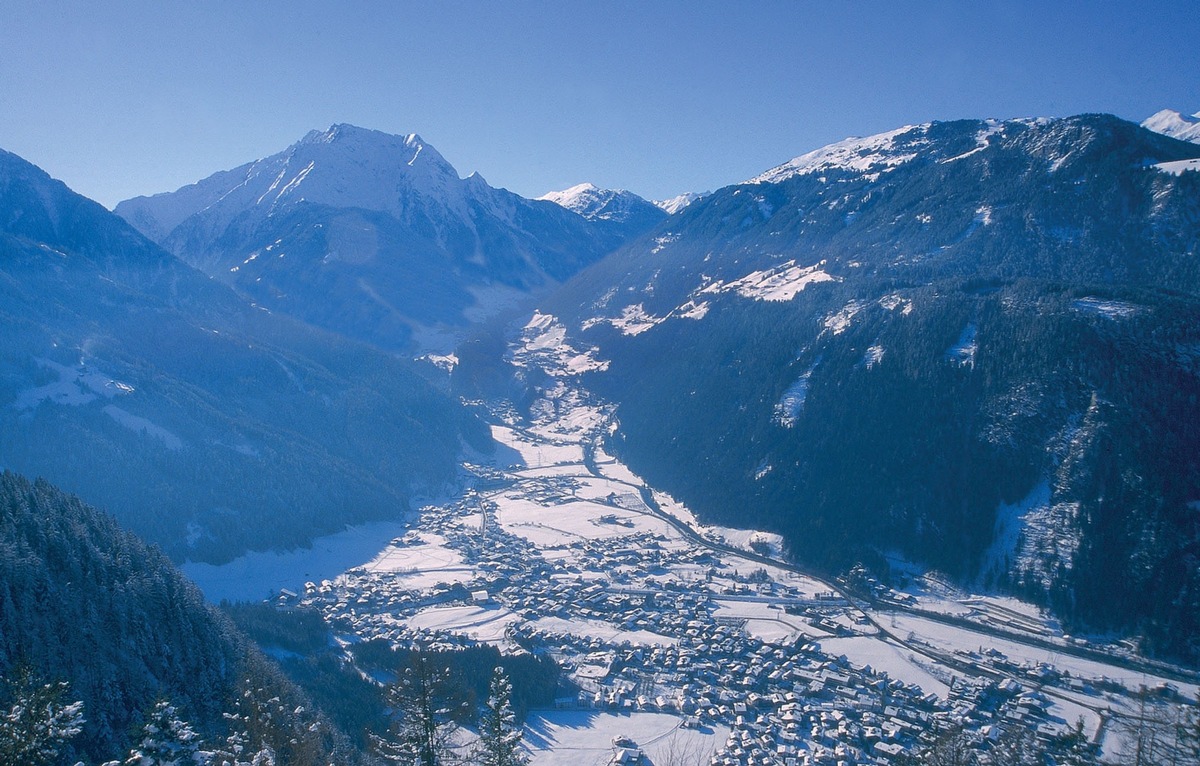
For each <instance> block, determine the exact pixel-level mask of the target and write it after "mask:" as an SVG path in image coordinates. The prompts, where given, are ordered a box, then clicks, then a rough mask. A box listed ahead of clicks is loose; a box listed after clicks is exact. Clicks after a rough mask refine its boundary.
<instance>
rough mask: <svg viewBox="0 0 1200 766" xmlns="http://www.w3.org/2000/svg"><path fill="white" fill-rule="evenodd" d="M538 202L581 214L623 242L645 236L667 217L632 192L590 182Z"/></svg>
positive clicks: (552, 194) (545, 196)
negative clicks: (553, 204) (641, 235)
mask: <svg viewBox="0 0 1200 766" xmlns="http://www.w3.org/2000/svg"><path fill="white" fill-rule="evenodd" d="M538 199H540V200H546V201H547V202H553V203H555V204H556V205H561V206H562V207H564V208H566V209H567V210H570V211H572V212H574V213H578V214H579V215H581V216H583V217H584V218H586V219H587V220H589V221H592V222H593V223H595V224H596V225H598V226H600V227H602V228H604V229H605V230H607V231H610V232H612V235H613V236H615V237H619V238H620V239H622V240H629V239H633V238H634V237H636V236H638V235H640V234H645V233H646V232H647V231H649V230H650V229H652V228H654V227H655V226H656V225H657V224H659V223H661V222H662V220H663V219H664V218H666V214H665V213H664V211H663V210H661V209H659V207H658V206H656V205H655V204H654V203H652V202H648V201H647V200H645V199H642V198H641V197H639V196H638V195H636V194H634V193H633V192H630V191H625V190H624V189H600V188H597V187H595V186H593V185H592V184H588V183H584V184H579V185H578V186H572V187H571V188H570V189H564V190H563V191H557V192H550V193H549V194H543V195H542V196H541V197H538Z"/></svg>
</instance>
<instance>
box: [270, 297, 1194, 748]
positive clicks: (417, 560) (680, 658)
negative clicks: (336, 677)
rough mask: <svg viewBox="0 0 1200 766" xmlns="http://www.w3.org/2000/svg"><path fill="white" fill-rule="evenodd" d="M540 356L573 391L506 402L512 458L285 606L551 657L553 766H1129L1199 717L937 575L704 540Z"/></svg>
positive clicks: (1111, 664) (285, 597) (437, 639)
mask: <svg viewBox="0 0 1200 766" xmlns="http://www.w3.org/2000/svg"><path fill="white" fill-rule="evenodd" d="M547 334H549V335H550V337H549V339H547ZM523 341H524V345H523V346H521V347H519V348H517V350H516V351H515V352H514V359H515V360H516V362H517V363H518V364H520V363H524V364H532V363H535V362H537V363H538V364H539V365H540V366H541V369H543V370H549V371H550V374H551V379H552V381H553V383H552V385H550V386H547V387H546V389H545V390H544V391H543V398H542V399H541V400H540V401H539V402H537V403H536V404H535V406H534V409H533V411H534V415H533V417H532V418H531V419H528V418H522V417H520V416H518V415H517V414H516V413H515V412H514V411H513V410H512V408H511V407H506V406H503V405H497V404H495V403H490V409H491V411H492V413H493V415H494V417H495V419H496V421H495V425H493V426H492V432H493V437H494V439H495V440H496V442H497V443H498V444H499V445H500V449H499V450H498V451H497V454H496V455H493V456H488V457H484V456H476V458H475V459H473V460H471V461H470V462H467V463H466V464H464V472H463V487H462V490H461V492H459V493H458V494H457V495H455V496H454V497H452V498H450V499H448V500H446V501H444V502H440V503H435V504H430V505H427V506H426V507H424V508H423V509H422V511H421V514H420V519H419V522H417V523H415V524H413V525H412V526H411V528H410V531H408V532H406V533H404V534H403V535H401V536H398V537H396V538H395V539H393V540H392V541H391V543H390V544H389V545H388V546H387V547H386V548H385V549H384V550H382V551H381V552H380V553H379V554H378V555H377V556H375V557H374V558H373V559H372V560H371V561H369V562H367V563H365V564H363V565H361V566H357V567H354V568H352V569H350V570H349V571H347V572H345V573H344V574H343V575H341V576H338V577H335V578H332V579H328V580H322V581H320V582H309V583H307V584H306V585H305V587H304V589H303V591H302V592H294V591H290V590H285V591H283V592H282V593H281V595H280V596H279V597H278V599H277V601H278V603H279V604H280V605H281V606H282V607H283V608H289V609H290V608H304V609H316V610H319V611H320V612H321V614H322V615H323V616H324V618H325V620H326V621H327V623H328V624H329V625H330V626H332V628H333V630H334V632H335V634H336V635H337V636H339V640H341V641H343V642H345V643H347V644H350V643H356V642H363V641H370V640H383V641H386V642H387V643H388V644H390V645H392V646H395V647H405V648H421V649H427V650H438V649H449V648H453V647H460V646H464V645H472V644H490V645H493V646H495V647H497V648H499V649H500V650H501V651H502V652H504V653H524V652H531V653H535V654H539V655H543V656H548V657H550V658H552V659H553V660H554V661H555V662H556V663H557V664H558V666H559V667H560V668H561V669H562V670H563V677H564V682H563V684H562V686H561V689H560V693H559V695H558V697H557V699H556V700H555V704H554V709H552V710H537V711H532V712H531V714H530V717H529V720H528V721H527V728H526V745H527V747H528V748H529V749H530V752H531V755H532V759H533V763H534V764H535V766H556V765H557V764H564V765H565V764H592V763H595V764H600V765H603V764H609V763H613V764H616V763H649V764H656V765H657V766H672V764H677V765H679V766H682V764H684V763H687V764H694V763H702V764H712V765H713V766H733V765H734V764H739V765H740V764H745V765H747V766H749V765H750V764H761V765H764V766H765V765H766V764H780V765H781V766H801V765H815V764H830V766H835V765H841V764H845V765H846V766H850V765H852V764H886V763H892V762H893V761H894V760H896V759H897V758H898V757H902V756H904V755H906V754H911V753H913V752H915V751H917V750H919V749H921V748H922V747H925V746H928V745H930V744H931V743H933V742H934V741H935V740H936V739H937V738H938V737H939V736H941V735H942V734H944V733H945V732H947V731H961V732H962V733H963V735H964V737H965V741H967V742H969V743H970V746H971V747H972V748H976V749H978V750H980V751H981V752H982V753H984V754H986V753H987V752H988V751H990V750H991V749H993V748H995V747H997V746H998V744H997V743H999V742H1000V741H1001V740H1002V739H1003V738H1004V737H1006V736H1012V733H1013V732H1021V733H1022V734H1021V736H1023V737H1026V738H1027V739H1026V740H1023V741H1034V740H1036V741H1037V742H1038V743H1039V744H1040V746H1041V747H1043V748H1045V749H1047V750H1049V751H1051V752H1061V753H1064V754H1065V753H1069V752H1071V751H1073V750H1074V751H1078V752H1084V751H1090V752H1093V753H1095V752H1097V751H1098V752H1099V753H1100V754H1101V755H1102V756H1103V757H1104V759H1105V760H1107V761H1112V762H1121V759H1122V754H1123V753H1127V752H1130V748H1132V747H1137V746H1138V745H1137V743H1138V742H1139V741H1141V739H1140V738H1142V737H1144V736H1148V735H1147V734H1146V732H1147V731H1148V730H1149V729H1148V728H1147V727H1149V726H1150V725H1151V724H1153V723H1154V722H1156V721H1157V722H1160V723H1161V722H1166V721H1170V720H1173V721H1179V720H1181V717H1182V716H1186V715H1189V714H1192V713H1194V707H1193V706H1194V703H1195V700H1196V695H1197V692H1198V690H1200V686H1197V681H1198V680H1200V679H1197V678H1195V677H1194V674H1190V675H1189V674H1188V673H1187V672H1186V671H1184V670H1182V669H1179V668H1174V667H1170V666H1157V665H1151V664H1150V663H1148V662H1147V661H1144V660H1139V659H1138V658H1137V657H1136V656H1135V655H1134V654H1133V653H1132V652H1131V651H1130V650H1129V648H1128V647H1125V646H1122V645H1121V644H1119V643H1112V644H1104V645H1101V644H1098V643H1095V642H1087V641H1083V640H1080V639H1077V638H1072V637H1070V636H1066V635H1063V632H1062V630H1061V629H1060V628H1059V627H1058V626H1057V624H1056V623H1055V622H1054V621H1053V620H1052V619H1050V618H1048V617H1046V616H1045V615H1044V614H1043V613H1041V612H1040V611H1039V610H1038V609H1037V608H1035V607H1033V606H1031V605H1028V604H1023V603H1021V602H1018V601H1016V600H1013V599H1010V598H1005V597H1000V596H972V595H969V594H965V593H960V592H957V591H954V590H953V588H951V587H950V586H949V585H946V584H944V583H942V582H940V581H939V580H938V579H937V577H936V576H934V575H932V574H928V573H925V574H920V573H917V572H914V576H913V577H912V578H911V580H910V581H909V582H907V583H906V584H905V585H906V587H904V588H903V590H894V589H892V588H890V587H886V586H884V585H882V584H880V583H879V582H877V581H876V580H874V579H873V578H871V577H870V576H868V575H866V574H865V573H862V572H856V571H852V572H849V573H847V574H846V575H845V576H843V577H840V578H838V579H837V581H834V582H826V581H823V580H821V579H818V578H816V577H814V576H812V575H809V574H806V573H805V572H803V571H802V570H801V569H799V568H797V567H795V566H793V565H791V564H789V563H788V562H787V561H786V558H785V552H784V551H783V550H782V548H781V545H782V541H781V540H780V538H779V537H778V536H775V535H771V534H767V533H762V532H754V531H747V530H734V529H728V528H718V527H711V526H706V525H704V524H702V523H700V522H699V521H698V520H697V519H696V518H695V517H694V516H693V515H692V514H691V513H690V512H689V510H688V509H687V508H686V507H684V506H683V505H682V504H681V503H679V502H677V501H676V500H674V499H673V498H671V497H670V496H668V495H666V494H665V493H662V492H660V491H656V490H655V489H653V488H651V487H649V486H647V485H646V483H645V482H643V481H642V480H641V479H640V478H639V477H637V476H636V475H634V474H633V473H632V472H631V471H630V470H629V469H628V468H627V467H626V466H624V465H623V464H622V463H621V462H620V461H619V460H618V459H616V458H615V457H614V456H612V455H611V454H609V453H608V452H606V450H605V447H604V436H605V435H606V434H607V433H608V432H609V430H610V429H611V428H612V418H613V412H612V410H611V408H609V407H607V406H606V405H605V404H603V403H602V402H596V401H593V400H592V398H591V397H590V396H589V395H588V393H587V392H586V391H583V390H582V389H580V388H579V387H577V386H573V385H571V384H570V379H569V376H567V375H565V374H559V375H557V376H556V375H554V371H555V370H559V371H565V370H567V369H568V365H576V366H577V365H578V364H579V363H580V360H581V359H582V360H583V362H584V363H588V360H587V355H586V354H582V355H581V354H578V353H576V352H574V350H573V349H570V348H569V347H564V345H563V344H562V343H561V337H560V336H557V335H556V333H554V323H553V322H547V321H542V322H541V323H540V324H539V323H538V320H537V318H536V317H535V320H534V322H533V323H531V325H530V326H529V327H527V328H526V333H525V335H524V336H523ZM1164 726H1165V724H1164ZM1164 730H1165V729H1164ZM1006 733H1007V734H1006ZM1164 736H1165V735H1164Z"/></svg>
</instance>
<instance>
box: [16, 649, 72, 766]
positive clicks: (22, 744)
mask: <svg viewBox="0 0 1200 766" xmlns="http://www.w3.org/2000/svg"><path fill="white" fill-rule="evenodd" d="M8 686H9V696H10V698H11V702H10V705H9V708H8V709H7V710H4V711H3V712H2V713H0V763H5V764H8V763H12V764H22V766H41V764H48V763H52V762H53V761H54V760H55V759H56V758H57V757H58V755H59V752H60V751H61V750H62V749H63V748H64V746H65V745H66V744H67V743H68V742H70V741H71V739H73V738H74V737H75V736H76V735H78V734H79V732H80V731H82V730H83V703H82V702H78V701H76V702H66V701H65V700H66V699H67V693H68V691H69V687H68V685H67V683H66V682H65V681H60V682H57V683H44V682H42V681H41V680H39V679H38V678H37V677H36V676H35V675H34V674H33V672H32V671H30V670H29V669H28V668H25V667H21V668H19V669H18V670H17V671H16V672H15V673H14V677H13V679H12V681H10V682H9V684H8Z"/></svg>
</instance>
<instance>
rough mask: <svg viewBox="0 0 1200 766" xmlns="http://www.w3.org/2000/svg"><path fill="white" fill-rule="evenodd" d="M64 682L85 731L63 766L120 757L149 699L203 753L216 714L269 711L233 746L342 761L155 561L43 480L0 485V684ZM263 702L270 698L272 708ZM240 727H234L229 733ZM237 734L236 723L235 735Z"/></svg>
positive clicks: (175, 576) (225, 628)
mask: <svg viewBox="0 0 1200 766" xmlns="http://www.w3.org/2000/svg"><path fill="white" fill-rule="evenodd" d="M18 668H25V669H26V670H31V671H32V672H33V673H35V674H36V675H38V676H40V677H41V678H43V679H46V680H48V681H49V680H54V681H67V682H68V684H69V689H68V694H69V698H70V699H79V700H82V701H83V703H84V709H83V715H84V718H85V719H86V723H85V724H84V727H83V732H82V733H81V734H80V735H79V736H78V737H76V738H75V739H73V740H72V741H71V743H70V746H69V748H68V750H67V752H63V753H61V754H60V755H61V759H60V762H61V763H65V764H71V763H75V762H76V759H78V758H84V759H86V760H87V762H89V763H101V762H104V761H107V760H109V759H113V758H120V759H123V758H124V756H125V755H126V753H127V752H128V750H129V748H130V745H131V743H132V742H133V741H134V739H135V737H136V735H137V732H138V730H139V729H140V727H141V726H142V725H143V723H144V721H145V720H146V716H147V714H148V713H149V712H150V709H151V707H152V706H153V705H154V703H155V701H157V700H160V699H163V700H168V701H170V702H171V703H172V704H174V705H175V706H176V707H177V708H178V710H179V713H180V715H181V716H183V717H184V718H185V719H186V720H188V721H189V722H190V723H191V724H192V725H193V727H195V728H196V730H197V731H198V732H199V733H200V734H201V736H203V737H204V738H205V740H206V741H207V742H208V743H209V746H210V747H213V746H215V745H217V744H218V743H219V742H220V741H221V740H222V739H223V738H224V737H225V736H226V735H227V734H228V733H229V731H230V728H229V727H230V722H229V721H228V720H227V719H226V716H225V713H230V714H246V713H247V712H248V711H250V710H251V708H257V709H259V711H260V712H263V713H265V712H267V711H268V710H270V711H273V715H274V722H273V724H272V725H271V726H259V727H258V728H255V726H254V725H252V726H251V728H252V729H254V731H255V733H254V734H253V735H252V740H253V741H250V742H246V743H245V745H246V746H247V747H248V748H250V747H253V748H259V747H262V746H264V745H269V746H270V747H272V748H273V749H274V750H275V751H276V753H277V756H278V757H279V763H289V764H292V763H294V764H308V765H310V766H316V764H325V763H328V762H329V759H330V758H331V757H332V758H334V759H335V760H336V761H337V762H339V763H341V762H351V760H352V757H353V756H352V754H351V753H350V752H348V751H346V750H345V749H344V746H343V745H342V744H340V742H341V740H342V737H341V736H340V735H338V734H337V733H336V732H334V731H333V730H332V728H331V727H330V726H329V725H328V724H327V723H326V722H325V721H324V719H323V717H322V716H321V715H320V714H319V713H317V712H315V711H314V710H313V709H312V705H311V703H309V702H308V701H307V699H305V698H304V696H303V694H302V693H301V692H300V691H299V690H298V689H296V688H295V687H294V686H293V685H292V684H290V683H289V682H287V681H286V680H285V679H284V677H283V676H282V674H280V673H279V671H278V670H277V669H276V668H274V667H273V666H272V665H271V664H270V663H269V662H267V661H266V660H265V659H263V657H262V656H261V655H260V654H259V653H258V651H257V650H256V649H254V648H253V647H252V645H251V643H250V642H249V641H248V640H247V639H246V638H245V637H243V636H242V635H241V634H240V633H239V632H238V631H237V630H236V629H235V628H234V627H233V625H232V623H230V622H229V620H228V619H227V618H225V617H224V616H223V615H221V614H220V613H219V612H218V611H216V610H215V609H214V608H213V607H211V606H209V605H207V604H206V603H205V602H204V597H203V596H202V595H201V593H200V591H199V590H198V589H197V588H196V587H195V586H194V585H192V584H191V583H190V582H188V581H187V580H185V579H184V578H183V576H182V575H181V574H180V573H179V571H178V570H177V569H175V567H174V566H173V565H172V564H171V562H170V561H168V560H167V559H166V557H165V556H163V555H162V554H161V553H160V552H159V551H157V550H155V549H154V548H149V547H147V546H146V545H145V544H144V543H142V542H141V541H140V540H138V539H137V538H136V537H135V536H133V535H132V534H130V533H129V532H126V531H124V530H122V529H121V528H120V527H119V526H118V525H117V524H116V522H115V521H114V520H113V519H112V518H111V517H109V516H106V515H104V514H102V513H100V512H98V511H96V510H95V509H93V508H90V507H88V506H86V505H84V504H83V503H82V502H80V501H79V499H78V498H75V497H72V496H70V495H66V494H63V493H62V492H60V491H58V490H57V489H55V488H54V487H53V486H51V485H50V484H48V483H46V482H44V481H38V482H33V483H31V482H29V481H28V480H26V479H24V478H22V477H20V476H17V475H15V474H12V473H9V472H7V471H6V472H4V473H2V474H0V678H6V679H11V678H12V677H13V674H14V672H15V671H16V670H17V669H18ZM273 698H278V699H275V700H274V701H272V699H273ZM237 723H243V722H237ZM235 725H236V724H235Z"/></svg>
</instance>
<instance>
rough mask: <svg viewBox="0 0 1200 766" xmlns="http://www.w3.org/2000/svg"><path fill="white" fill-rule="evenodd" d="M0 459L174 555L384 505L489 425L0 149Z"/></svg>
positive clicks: (442, 466)
mask: <svg viewBox="0 0 1200 766" xmlns="http://www.w3.org/2000/svg"><path fill="white" fill-rule="evenodd" d="M0 253H2V254H3V257H2V258H0V323H2V324H3V326H4V333H3V334H0V434H3V438H2V439H0V466H3V467H5V468H8V469H12V470H18V471H21V472H22V473H25V474H27V475H35V476H43V477H46V478H48V479H51V480H53V481H54V482H56V483H57V484H59V485H60V486H63V487H64V488H66V489H69V490H70V491H73V492H76V493H78V494H79V495H81V496H83V497H84V498H85V499H87V500H88V501H89V502H92V503H96V504H100V505H103V506H105V507H108V508H111V509H113V511H114V512H116V513H117V514H118V515H119V517H120V519H121V521H122V522H123V523H124V524H126V525H127V526H128V527H130V528H131V529H132V530H133V531H135V532H137V533H138V534H139V535H141V536H143V537H144V538H145V539H147V540H149V541H152V542H155V543H158V544H159V545H161V546H162V547H163V548H164V549H165V550H166V551H167V552H168V553H169V554H170V555H171V556H172V557H174V558H175V559H177V560H183V559H185V558H190V559H193V560H202V561H214V562H216V561H222V560H227V559H229V558H231V557H233V556H236V555H237V554H238V553H240V552H242V551H245V550H247V549H256V550H263V549H268V548H275V547H294V546H296V545H302V544H305V543H306V542H308V541H309V540H311V539H312V538H313V537H315V536H318V535H321V534H325V533H329V532H335V531H339V530H340V529H342V528H343V526H344V525H345V524H347V523H352V522H361V521H366V520H374V519H384V518H387V519H393V518H397V517H398V516H399V515H400V514H402V513H403V512H404V511H405V509H407V507H408V496H409V494H410V493H411V492H412V491H413V490H414V488H419V487H436V486H440V485H441V484H442V483H443V482H445V481H447V480H449V479H451V478H452V477H453V476H454V471H455V459H456V456H457V453H458V451H459V449H460V446H461V440H462V439H464V438H466V439H468V440H475V441H476V442H477V443H480V444H484V443H485V442H486V435H485V434H483V432H482V431H480V430H479V429H480V426H479V425H478V424H477V423H476V422H475V421H474V419H473V418H471V417H468V416H466V415H465V414H464V413H463V411H462V410H461V408H460V407H459V405H458V404H457V403H455V402H453V401H452V400H450V399H449V398H447V397H446V396H444V395H443V394H442V393H440V392H438V391H437V390H435V389H434V388H433V387H432V386H431V385H430V384H429V383H427V382H426V380H425V379H424V378H423V377H422V373H420V372H418V371H417V370H416V369H415V368H414V367H413V366H412V365H411V364H409V363H406V362H403V361H401V360H397V359H395V358H393V357H391V356H388V355H385V354H382V353H380V352H377V351H374V350H372V349H370V348H368V347H366V346H363V345H360V344H356V343H351V342H347V341H346V340H344V339H342V338H338V337H335V336H332V335H329V334H326V333H323V332H320V331H316V330H313V329H312V328H310V327H308V326H306V325H302V324H300V323H299V322H296V321H294V320H291V319H288V318H286V317H281V316H278V315H275V314H272V313H270V312H268V311H266V310H264V309H262V308H261V307H260V308H254V307H252V306H250V305H249V304H247V303H246V302H245V301H244V300H242V299H241V298H239V297H238V296H237V295H235V294H234V293H233V292H232V291H231V290H230V289H229V288H228V287H225V286H223V285H221V284H219V283H218V282H216V281H214V280H211V279H209V278H208V277H205V276H204V275H203V274H200V273H199V272H197V271H195V270H194V269H192V268H191V267H189V266H187V265H185V264H183V263H182V262H180V261H179V260H178V259H176V258H174V257H173V256H171V255H170V254H168V253H166V252H165V251H163V250H162V249H161V248H159V247H157V246H156V245H154V244H153V243H151V242H149V241H148V240H146V239H145V238H144V237H142V236H141V235H140V234H138V233H137V232H136V231H135V230H134V229H132V228H131V227H130V226H129V225H128V224H126V223H125V222H124V221H123V220H121V219H120V218H118V217H117V216H115V215H113V214H112V213H110V212H108V211H107V210H105V209H104V208H102V207H101V206H99V205H98V204H96V203H94V202H91V201H90V200H87V199H85V198H83V197H80V196H79V195H76V194H74V193H73V192H71V191H70V190H69V189H68V188H67V187H66V186H64V185H63V184H61V183H59V182H57V181H54V180H53V179H51V178H50V177H49V176H47V175H46V174H45V173H44V172H42V171H41V170H39V169H38V168H36V167H34V166H33V165H30V164H29V163H27V162H25V161H24V160H21V159H20V158H18V157H16V156H15V155H12V154H8V153H2V152H0Z"/></svg>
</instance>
